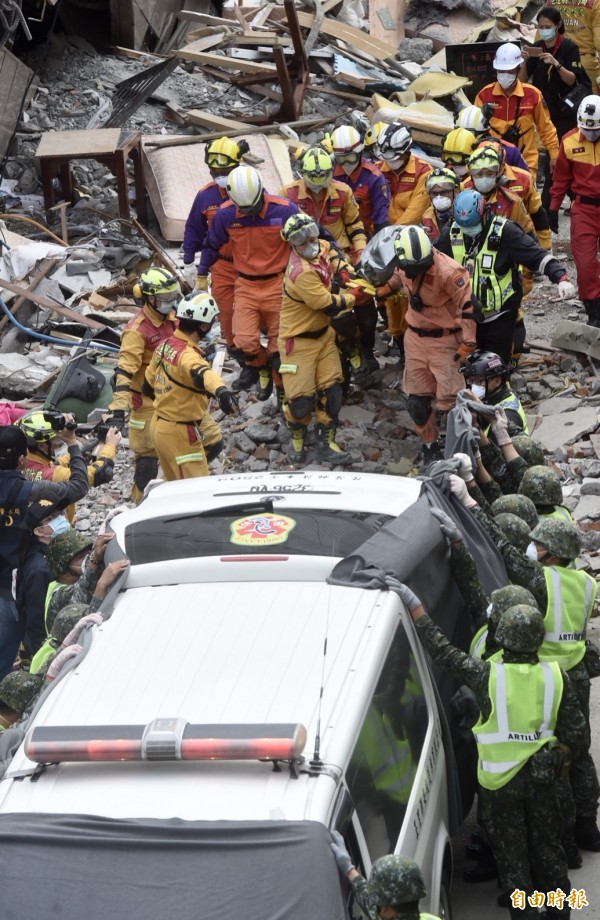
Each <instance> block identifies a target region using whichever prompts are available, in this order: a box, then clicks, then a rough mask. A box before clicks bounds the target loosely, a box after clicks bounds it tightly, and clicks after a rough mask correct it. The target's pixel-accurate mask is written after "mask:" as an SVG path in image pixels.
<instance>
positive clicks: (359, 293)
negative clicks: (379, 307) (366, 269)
mask: <svg viewBox="0 0 600 920" xmlns="http://www.w3.org/2000/svg"><path fill="white" fill-rule="evenodd" d="M340 294H343V295H344V297H345V298H346V303H349V301H348V297H352V298H353V299H354V303H358V301H359V300H361V299H363V300H364V296H365V294H364V291H363V289H362V288H360V287H358V286H355V287H344V288H342V289H341V290H340Z"/></svg>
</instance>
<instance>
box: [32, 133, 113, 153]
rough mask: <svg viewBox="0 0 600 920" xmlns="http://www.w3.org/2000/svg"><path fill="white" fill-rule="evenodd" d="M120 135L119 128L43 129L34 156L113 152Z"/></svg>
mask: <svg viewBox="0 0 600 920" xmlns="http://www.w3.org/2000/svg"><path fill="white" fill-rule="evenodd" d="M120 136H121V129H120V128H96V129H94V130H91V131H44V133H43V134H42V139H41V141H40V143H39V145H38V149H37V150H36V152H35V155H36V157H58V156H82V155H84V154H89V156H90V157H93V156H94V155H95V154H98V153H99V154H107V153H114V152H115V150H116V149H117V146H118V144H119V138H120Z"/></svg>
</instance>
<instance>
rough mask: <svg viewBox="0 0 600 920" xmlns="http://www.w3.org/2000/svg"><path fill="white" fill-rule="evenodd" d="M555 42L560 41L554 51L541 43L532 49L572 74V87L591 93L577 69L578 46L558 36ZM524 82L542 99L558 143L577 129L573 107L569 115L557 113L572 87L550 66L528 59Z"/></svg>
mask: <svg viewBox="0 0 600 920" xmlns="http://www.w3.org/2000/svg"><path fill="white" fill-rule="evenodd" d="M559 38H560V39H561V41H560V42H559V44H558V48H557V47H556V46H555V48H554V49H552V48H549V47H548V46H547V45H546V44H545V42H543V41H537V42H534V47H536V48H541V49H542V50H543V51H548V52H549V53H550V54H551V55H552V56H553V57H555V58H556V60H557V61H558V63H559V64H562V65H563V67H564V68H565V70H570V71H571V73H574V74H575V79H576V83H580V84H581V85H582V86H585V88H586V90H587V91H588V93H591V92H592V84H591V81H590V78H589V77H588V75H587V73H586V72H585V70H584V69H583V67H582V66H581V61H580V59H579V48H578V46H577V45H576V44H575V42H573V41H571V39H570V38H565V37H564V36H559ZM527 78H528V80H529V82H530V83H531V84H532V85H533V86H535V87H536V88H537V89H539V91H540V92H541V94H542V96H543V97H544V101H545V103H546V105H547V106H548V111H549V113H550V118H551V119H552V121H553V123H554V127H555V128H556V130H557V133H558V138H559V140H560V139H561V138H562V136H563V135H564V134H566V133H567V131H571V129H572V128H575V127H576V125H577V106H575V108H574V110H573V111H571V112H564V111H563V110H562V109H561V100H562V99H564V97H565V96H566V95H567V94H568V93H570V92H571V90H573V89H574V88H575V86H576V83H574V84H573V86H567V84H566V83H565V82H564V81H563V80H561V78H560V74H559V73H558V71H557V70H556V68H555V67H554V66H552V65H551V66H548V65H547V64H544V63H543V61H541V60H540V59H539V58H532V57H530V58H528V59H527Z"/></svg>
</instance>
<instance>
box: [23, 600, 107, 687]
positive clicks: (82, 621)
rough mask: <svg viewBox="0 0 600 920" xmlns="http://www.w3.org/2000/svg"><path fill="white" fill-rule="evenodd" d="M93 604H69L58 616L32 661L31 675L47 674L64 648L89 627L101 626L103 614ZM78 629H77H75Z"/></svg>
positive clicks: (75, 640)
mask: <svg viewBox="0 0 600 920" xmlns="http://www.w3.org/2000/svg"><path fill="white" fill-rule="evenodd" d="M92 606H93V598H92V604H89V605H88V604H67V606H66V607H63V609H62V610H61V611H60V613H59V614H58V615H57V617H56V619H55V620H54V623H53V624H52V629H51V630H50V635H49V636H48V638H47V639H46V641H45V642H44V644H43V645H42V647H41V648H40V649H39V650H38V651H37V652H36V653H35V655H34V656H33V658H32V659H31V667H30V668H29V673H30V674H39V673H45V669H46V667H47V666H48V664H49V663H50V661H51V660H52V659H53V658H54V655H55V654H56V653H57V652H59V651H60V650H61V649H62V648H67V647H68V646H69V645H72V644H74V643H75V642H77V641H78V640H79V637H80V635H81V632H82V631H83V630H84V629H85V628H86V627H87V626H88V625H90V626H91V625H93V624H95V625H98V626H99V625H100V624H101V623H102V622H103V619H102V614H100V613H98V612H95V611H93V610H91V607H92ZM75 627H77V628H75Z"/></svg>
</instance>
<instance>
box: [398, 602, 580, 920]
mask: <svg viewBox="0 0 600 920" xmlns="http://www.w3.org/2000/svg"><path fill="white" fill-rule="evenodd" d="M396 590H397V592H398V594H399V595H400V597H401V599H402V601H403V602H404V604H405V606H406V608H407V609H408V610H409V611H410V615H411V617H412V619H413V620H414V622H415V625H416V628H417V633H418V635H419V638H420V639H421V641H422V643H423V645H424V646H425V648H426V649H427V651H428V652H429V654H430V655H431V657H432V658H433V660H434V661H436V662H438V663H439V664H441V665H442V666H443V667H445V668H446V669H447V670H449V671H451V672H452V673H453V674H454V675H456V676H457V677H458V678H459V679H460V680H462V681H463V682H464V683H465V684H466V685H467V687H469V688H470V689H471V690H472V691H473V693H474V694H475V698H476V700H477V703H478V706H479V710H480V713H481V717H480V720H479V722H478V724H477V726H475V734H476V737H477V747H478V752H479V758H480V761H479V769H478V779H479V784H480V795H481V797H482V800H483V809H484V821H485V828H486V832H487V834H488V837H489V840H490V843H491V845H492V849H493V852H494V856H495V859H496V862H497V865H498V872H499V876H500V878H501V879H502V882H503V885H504V889H505V892H506V893H507V894H508V895H509V896H510V894H511V893H512V892H513V891H514V890H517V889H520V890H522V891H525V892H526V894H527V895H531V894H532V893H533V891H534V890H535V889H536V888H537V890H539V891H542V892H547V891H552V890H554V889H556V888H559V887H560V888H562V890H563V891H565V892H568V891H569V890H570V882H569V877H568V873H567V861H566V856H565V852H564V850H563V848H562V846H561V844H560V834H561V821H560V817H559V813H558V810H557V799H556V777H557V775H558V772H559V768H560V765H561V760H562V756H563V754H564V752H565V748H568V749H570V750H571V752H572V753H573V754H574V755H577V754H579V753H580V751H581V748H582V743H581V738H582V736H583V734H584V733H585V721H584V719H583V716H582V714H581V710H580V708H579V705H578V702H577V698H576V696H575V693H574V691H573V688H572V686H571V683H570V681H569V678H568V677H567V675H566V674H565V673H564V672H563V671H562V670H561V669H560V668H559V666H558V665H556V664H554V663H549V662H548V663H546V664H541V663H540V662H539V660H538V656H537V649H538V648H539V646H540V645H541V643H542V639H543V637H544V622H543V619H542V616H541V614H540V612H539V611H538V610H537V609H536V608H535V607H529V606H527V605H525V604H519V605H517V606H514V607H510V608H509V609H508V610H506V611H505V612H504V613H503V614H502V616H501V617H500V622H499V624H498V629H497V633H496V638H497V640H498V642H499V644H500V645H501V647H502V649H503V661H502V662H494V663H492V662H490V661H482V660H481V659H478V658H473V657H472V656H471V655H467V654H466V653H465V652H462V651H461V650H460V649H458V648H455V647H454V646H453V645H451V643H450V642H449V641H448V640H447V639H446V637H445V636H444V634H443V633H442V631H441V630H440V629H439V628H438V627H437V626H436V625H435V623H434V622H433V621H432V620H431V619H430V618H429V617H428V616H427V614H426V613H425V610H424V609H423V605H422V604H421V601H420V600H419V598H418V597H417V596H416V595H415V594H414V593H413V592H412V591H411V590H410V588H408V587H407V586H406V585H398V586H397V588H396ZM513 665H518V667H517V668H514V667H512V666H513ZM501 676H502V677H503V681H504V682H505V683H506V685H507V688H508V689H507V693H506V697H505V698H504V699H503V698H502V695H501V694H499V693H498V692H497V681H499V680H500V677H501ZM525 683H526V684H527V688H528V689H527V693H523V686H524V685H525ZM522 685H523V686H522ZM518 691H520V692H518ZM546 699H547V700H548V708H549V711H550V715H548V712H547V711H546V708H545V706H544V703H545V701H546ZM501 708H502V709H503V710H504V715H503V717H502V719H503V720H504V719H505V720H506V727H505V728H503V725H502V720H501V719H500V718H499V716H498V713H499V711H500V709H501ZM510 913H511V916H512V917H513V918H518V917H520V918H525V920H528V918H531V920H534V918H535V920H539V913H538V910H537V908H532V907H530V906H529V903H528V902H526V906H525V908H524V909H523V910H520V909H517V908H514V907H512V906H511V908H510ZM569 915H570V908H569V907H568V906H567V905H565V906H564V907H563V909H562V910H560V909H558V908H556V907H549V908H548V909H547V912H546V918H548V920H550V918H552V917H568V916H569Z"/></svg>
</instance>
